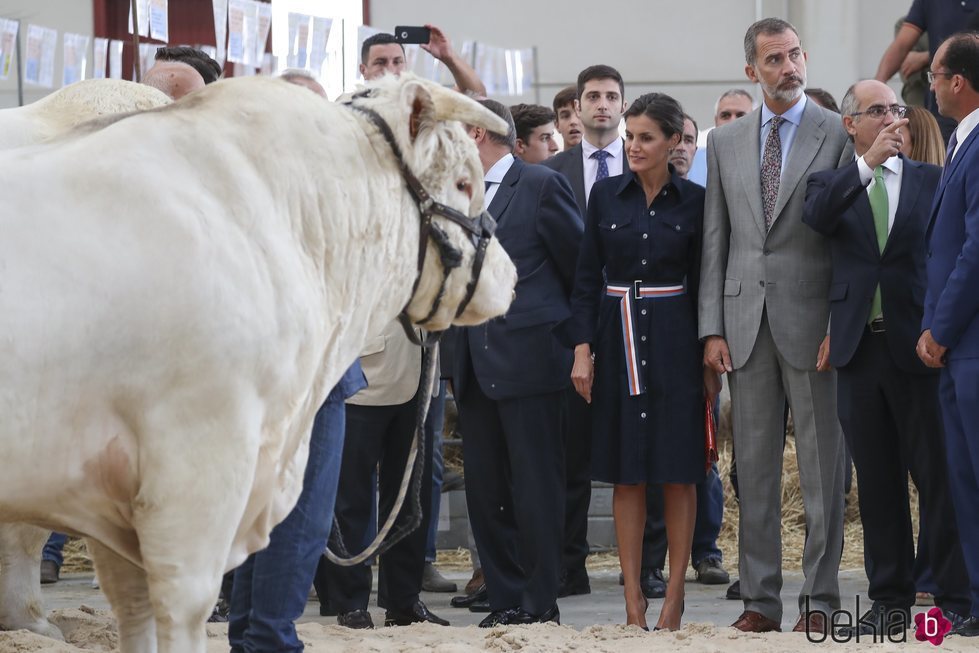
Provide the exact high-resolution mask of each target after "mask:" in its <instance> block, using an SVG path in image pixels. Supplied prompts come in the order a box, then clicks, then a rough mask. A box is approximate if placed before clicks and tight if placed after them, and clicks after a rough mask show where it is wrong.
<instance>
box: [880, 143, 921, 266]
mask: <svg viewBox="0 0 979 653" xmlns="http://www.w3.org/2000/svg"><path fill="white" fill-rule="evenodd" d="M901 160H902V161H904V164H903V165H904V170H903V172H902V173H901V194H900V197H899V198H898V201H897V212H896V213H895V214H894V225H893V226H891V233H890V234H888V236H887V244H886V245H885V246H884V251H885V252H886V251H887V249H888V248H889V247H890V246H891V241H893V240H894V239H895V238H896V237H900V234H901V232H902V231H904V230H906V229H907V228H908V225H909V224H910V222H911V213H912V211H913V210H914V207H915V204H917V203H918V199H919V194H920V192H921V169H920V164H918V163H916V162H914V161H911V160H910V159H906V158H905V157H904V156H902V157H901Z"/></svg>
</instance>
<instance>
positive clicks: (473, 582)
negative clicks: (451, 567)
mask: <svg viewBox="0 0 979 653" xmlns="http://www.w3.org/2000/svg"><path fill="white" fill-rule="evenodd" d="M485 584H486V577H485V576H484V575H483V568H482V567H480V568H479V569H477V570H476V571H474V572H473V577H472V578H470V579H469V582H468V583H466V589H465V592H466V594H475V593H476V592H478V591H479V589H480V588H481V587H482V586H483V585H485Z"/></svg>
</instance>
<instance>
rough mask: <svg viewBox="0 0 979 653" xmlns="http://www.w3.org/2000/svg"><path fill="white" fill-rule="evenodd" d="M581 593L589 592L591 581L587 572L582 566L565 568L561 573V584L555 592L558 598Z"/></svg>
mask: <svg viewBox="0 0 979 653" xmlns="http://www.w3.org/2000/svg"><path fill="white" fill-rule="evenodd" d="M581 594H591V583H590V582H589V580H588V572H587V571H586V570H585V568H584V567H580V568H578V569H575V570H573V571H569V570H567V569H565V570H564V572H563V573H562V574H561V586H560V587H559V588H558V592H557V596H558V598H559V599H563V598H564V597H566V596H577V595H581Z"/></svg>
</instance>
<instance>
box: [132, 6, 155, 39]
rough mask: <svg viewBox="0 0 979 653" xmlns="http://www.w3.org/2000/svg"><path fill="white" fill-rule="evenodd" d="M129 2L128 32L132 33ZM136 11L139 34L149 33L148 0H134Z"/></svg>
mask: <svg viewBox="0 0 979 653" xmlns="http://www.w3.org/2000/svg"><path fill="white" fill-rule="evenodd" d="M128 4H129V33H130V34H132V33H133V5H132V3H128ZM136 11H138V12H139V35H140V36H149V35H150V0H136Z"/></svg>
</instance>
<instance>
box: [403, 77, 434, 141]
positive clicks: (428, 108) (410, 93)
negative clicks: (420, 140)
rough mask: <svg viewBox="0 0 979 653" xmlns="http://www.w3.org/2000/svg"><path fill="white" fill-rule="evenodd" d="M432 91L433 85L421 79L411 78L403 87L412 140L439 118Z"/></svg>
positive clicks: (404, 104) (404, 103)
mask: <svg viewBox="0 0 979 653" xmlns="http://www.w3.org/2000/svg"><path fill="white" fill-rule="evenodd" d="M433 86H434V85H433ZM430 91H431V87H430V86H428V85H427V84H425V83H423V82H421V81H420V80H411V81H409V82H408V83H406V84H405V85H404V86H403V87H402V89H401V99H402V106H404V107H405V109H406V111H407V113H408V133H409V134H410V136H411V140H412V142H414V140H415V138H416V137H417V136H418V132H420V131H421V129H422V127H423V126H424V125H426V124H431V123H434V122H435V121H436V120H437V119H438V118H437V117H436V112H435V103H434V102H433V101H432V94H431V93H430Z"/></svg>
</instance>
